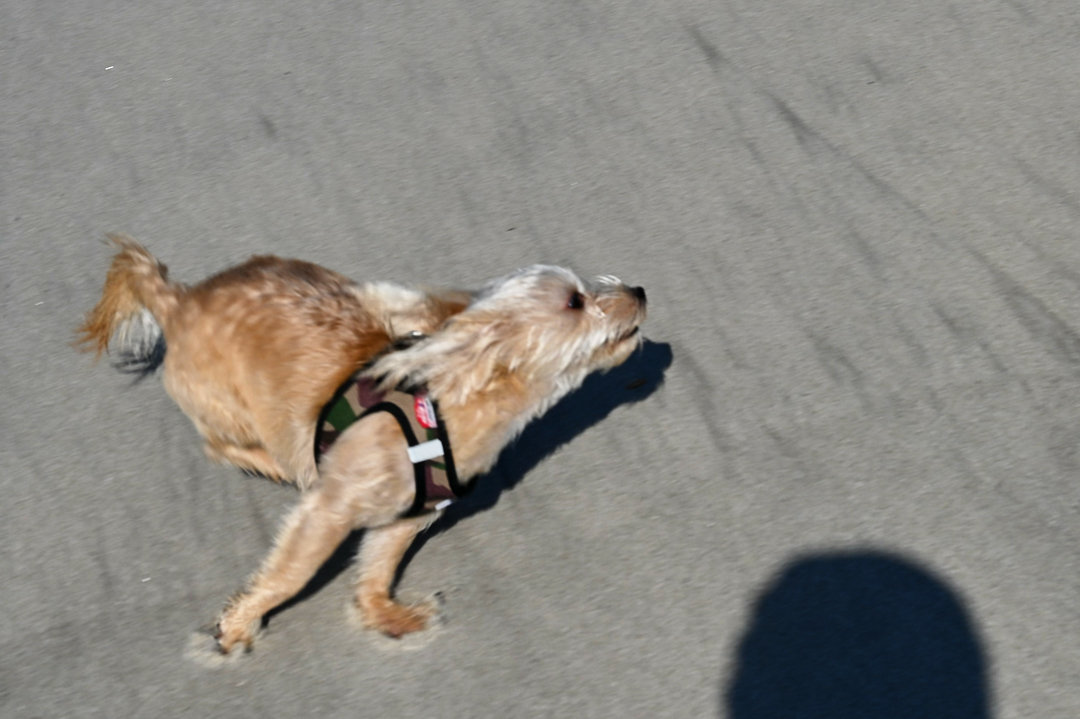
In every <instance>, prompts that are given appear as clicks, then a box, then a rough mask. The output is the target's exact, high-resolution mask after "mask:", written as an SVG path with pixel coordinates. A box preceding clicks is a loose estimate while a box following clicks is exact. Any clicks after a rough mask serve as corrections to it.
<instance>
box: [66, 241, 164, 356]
mask: <svg viewBox="0 0 1080 719" xmlns="http://www.w3.org/2000/svg"><path fill="white" fill-rule="evenodd" d="M108 237H109V240H111V241H112V243H113V244H114V245H116V246H117V247H118V248H119V249H120V251H119V252H118V253H117V254H116V256H115V257H114V258H113V261H112V265H111V266H110V267H109V272H108V274H107V275H106V277H105V288H104V289H103V290H102V292H101V299H100V300H99V301H98V303H97V306H96V307H94V309H92V310H90V312H88V313H87V315H86V319H85V320H84V321H83V323H82V325H81V326H80V327H79V329H78V335H79V336H78V339H76V341H75V345H76V346H77V347H79V348H80V349H82V350H83V351H86V352H93V353H94V355H95V357H100V356H101V354H102V353H103V352H105V351H107V350H109V349H110V346H113V348H115V349H118V350H119V357H118V358H117V361H116V367H117V368H118V369H120V370H121V371H125V372H132V373H136V374H140V375H146V374H149V373H151V372H153V371H154V370H155V369H156V368H157V367H158V366H159V365H160V364H161V362H162V360H164V358H165V338H164V335H163V332H162V328H163V327H165V326H167V324H168V322H169V319H170V317H172V315H173V313H174V312H175V311H176V308H177V306H178V305H179V303H180V297H181V295H183V293H184V287H183V286H182V285H179V284H177V283H174V282H169V280H168V279H167V277H168V269H167V268H166V267H165V265H163V264H161V263H160V262H158V261H157V259H155V258H154V256H153V255H151V254H150V253H149V252H147V251H146V249H145V248H143V246H142V245H140V244H139V243H138V242H136V241H135V240H133V239H132V238H130V237H128V236H127V235H109V236H108Z"/></svg>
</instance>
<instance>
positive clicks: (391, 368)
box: [371, 265, 645, 406]
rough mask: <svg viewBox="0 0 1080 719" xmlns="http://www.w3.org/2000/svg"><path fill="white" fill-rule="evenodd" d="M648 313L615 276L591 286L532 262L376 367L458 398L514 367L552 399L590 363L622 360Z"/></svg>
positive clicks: (589, 367) (391, 378)
mask: <svg viewBox="0 0 1080 719" xmlns="http://www.w3.org/2000/svg"><path fill="white" fill-rule="evenodd" d="M644 318H645V306H644V302H642V301H641V300H639V299H638V298H637V297H636V296H635V295H634V294H633V292H632V291H631V290H630V289H629V288H627V287H626V286H625V285H623V283H622V282H620V281H619V280H617V279H616V278H613V277H603V278H600V279H598V280H597V281H596V282H595V283H593V284H591V285H590V284H586V283H585V282H584V281H582V280H581V279H580V278H579V277H578V276H577V275H575V274H574V273H573V272H571V271H570V270H568V269H565V268H562V267H556V266H551V265H534V266H532V267H527V268H524V269H522V270H518V271H517V272H514V273H512V274H510V275H507V276H505V277H503V278H501V279H498V280H495V281H493V282H491V283H489V284H488V285H486V286H485V287H484V288H483V289H482V290H481V291H480V292H478V293H477V296H476V299H475V300H474V301H473V303H472V304H471V305H469V307H468V308H467V309H466V310H465V311H463V312H462V313H461V314H459V315H457V316H455V317H453V318H452V319H450V320H449V321H448V322H447V323H446V325H445V326H444V328H443V329H441V330H440V331H439V332H437V333H435V334H434V335H432V336H431V337H429V338H428V339H426V340H424V341H423V342H420V343H418V344H417V345H415V346H414V347H412V348H409V349H408V350H403V351H400V352H395V353H392V354H391V355H388V356H387V357H385V358H383V359H382V360H381V361H379V362H378V363H377V365H376V366H375V367H374V368H373V369H372V372H371V374H373V375H382V376H384V377H386V379H387V380H388V381H393V382H400V381H405V380H408V381H411V382H417V383H427V384H430V385H432V389H433V390H435V389H436V387H438V388H439V389H440V390H441V392H440V393H441V394H442V395H443V397H442V398H440V401H447V400H449V401H460V402H467V401H468V397H469V396H470V395H473V394H475V393H478V392H482V391H484V388H485V387H486V386H488V384H489V383H490V382H492V381H494V380H495V379H497V378H498V377H505V376H506V375H507V374H512V375H514V376H515V377H517V379H518V380H520V381H521V382H523V383H525V384H527V385H528V386H530V387H531V388H532V389H533V390H535V391H536V394H537V396H543V397H546V401H544V402H543V404H544V406H548V405H550V404H551V402H553V401H554V400H556V399H558V398H559V397H561V396H563V395H564V394H566V393H567V392H569V391H570V390H572V389H574V388H575V387H577V386H578V385H579V384H580V383H581V382H582V381H583V380H584V378H585V376H586V375H587V374H589V373H590V372H592V371H593V370H595V369H602V368H608V367H611V366H614V365H616V364H619V363H620V362H622V361H623V360H625V359H626V357H627V356H629V354H630V353H631V352H632V351H633V349H634V348H636V347H637V345H638V343H639V341H640V339H639V338H638V337H637V335H636V334H635V330H636V328H637V326H638V325H639V324H640V323H641V322H642V321H643V320H644Z"/></svg>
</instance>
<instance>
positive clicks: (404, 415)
mask: <svg viewBox="0 0 1080 719" xmlns="http://www.w3.org/2000/svg"><path fill="white" fill-rule="evenodd" d="M375 412H389V413H390V415H392V416H393V418H394V419H395V420H397V423H398V426H399V427H400V428H401V432H402V434H403V435H405V440H406V441H407V442H408V445H409V447H408V453H409V460H410V461H411V462H412V463H413V471H414V473H415V478H416V497H415V499H414V500H413V503H412V506H411V507H410V508H409V509H408V511H406V512H405V514H404V515H402V516H405V517H415V516H418V515H421V514H426V513H428V512H434V511H438V510H440V509H444V508H446V507H447V506H449V505H450V503H451V502H453V501H454V500H455V499H457V498H458V497H462V496H464V495H465V494H468V492H469V490H470V489H472V487H467V486H462V485H461V484H460V483H459V482H458V478H457V472H456V471H455V469H454V457H453V455H452V454H451V452H450V440H449V438H448V436H447V433H446V426H445V425H444V423H443V422H442V418H441V417H439V410H438V405H437V404H436V403H435V401H434V400H433V399H431V398H430V397H428V394H427V389H426V388H425V387H404V386H399V387H396V388H394V389H392V390H387V391H380V390H379V389H378V380H375V379H371V378H369V377H363V376H359V375H354V376H353V377H351V378H350V379H349V380H348V381H347V382H345V384H343V385H342V386H341V387H340V388H339V389H338V391H337V392H335V393H334V398H333V399H331V400H330V401H329V402H328V403H327V404H326V406H325V407H323V410H322V412H321V413H320V415H319V423H318V424H317V425H316V429H315V461H316V463H317V462H318V461H319V458H320V457H321V456H322V455H324V454H326V452H327V451H329V449H330V446H331V445H332V444H333V443H334V441H335V440H336V439H337V438H338V437H340V436H341V435H342V434H343V433H344V432H345V430H346V429H348V428H349V426H351V425H352V424H353V423H354V422H356V421H357V420H360V419H362V418H363V417H366V416H368V415H369V414H373V413H375Z"/></svg>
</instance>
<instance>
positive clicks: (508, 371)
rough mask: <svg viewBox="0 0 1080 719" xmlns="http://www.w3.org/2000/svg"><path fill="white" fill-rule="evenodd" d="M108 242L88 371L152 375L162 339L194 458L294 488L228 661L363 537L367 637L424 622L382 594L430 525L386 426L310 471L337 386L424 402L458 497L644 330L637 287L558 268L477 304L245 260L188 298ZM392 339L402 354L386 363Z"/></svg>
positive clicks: (347, 438) (226, 630)
mask: <svg viewBox="0 0 1080 719" xmlns="http://www.w3.org/2000/svg"><path fill="white" fill-rule="evenodd" d="M110 238H111V239H112V240H113V242H114V243H115V244H116V245H118V246H119V248H120V252H119V253H118V254H117V255H116V257H115V258H114V259H113V262H112V266H111V268H110V269H109V273H108V276H107V279H106V281H105V288H104V290H103V293H102V297H101V300H100V301H99V302H98V304H97V306H96V307H95V308H94V309H93V310H92V311H91V312H90V313H89V314H88V315H87V317H86V321H85V322H84V323H83V325H82V326H81V328H80V333H81V337H80V342H81V343H83V344H84V345H85V346H86V349H89V350H96V352H97V354H98V355H99V356H100V354H101V353H102V352H103V351H105V350H106V349H108V348H109V347H110V343H112V344H114V345H116V346H118V347H119V348H122V349H123V350H124V351H125V352H126V353H127V357H128V361H129V362H130V363H132V364H134V366H136V367H143V368H144V369H152V368H153V365H154V364H155V359H156V360H160V359H161V349H162V343H161V339H162V336H163V338H164V347H166V348H167V350H168V351H167V352H166V353H165V354H164V382H165V388H166V390H167V391H168V393H169V394H170V395H171V396H172V398H173V399H174V400H175V401H176V403H177V404H178V405H180V408H181V409H182V410H183V411H184V412H185V413H186V414H187V415H188V416H189V417H190V418H191V420H192V421H193V422H194V423H195V426H196V427H197V428H198V431H199V433H200V434H201V435H202V436H203V438H204V440H205V442H206V452H207V454H208V455H209V456H210V457H211V458H213V459H215V460H218V461H224V462H228V463H231V464H234V465H236V466H238V467H241V468H243V469H245V470H249V471H254V472H257V473H259V474H263V475H266V476H268V477H272V478H275V479H278V480H284V481H290V482H295V483H296V484H298V485H299V486H300V487H301V488H302V489H303V490H305V492H304V494H303V496H302V499H301V501H300V504H299V506H297V507H296V509H295V510H294V511H293V512H292V513H291V514H290V516H289V517H288V518H287V519H286V521H285V523H284V526H283V528H282V530H281V532H280V533H279V536H278V538H277V541H276V544H275V546H274V548H273V551H271V553H270V555H269V556H268V557H267V558H266V560H265V561H264V562H263V565H262V567H261V569H260V570H259V571H258V572H257V573H256V574H255V575H254V577H252V578H251V580H250V581H249V583H248V585H247V588H246V589H245V590H244V591H243V592H241V593H240V594H239V595H238V596H237V597H235V598H234V599H233V600H232V601H231V602H230V603H229V605H228V606H227V607H226V609H225V611H224V613H223V614H222V616H221V618H220V621H219V623H218V645H219V647H220V649H221V650H222V651H223V652H226V653H227V652H229V651H230V650H231V649H232V648H233V647H235V646H243V647H246V648H250V646H251V645H252V642H253V641H254V639H255V634H256V632H257V631H258V629H259V627H260V623H261V620H262V617H263V616H264V615H265V614H266V613H267V612H269V611H270V610H271V609H273V608H275V607H276V606H278V605H279V604H281V603H283V602H285V601H286V600H288V599H290V598H291V597H293V596H294V595H295V594H296V593H297V592H299V591H300V589H302V588H303V587H304V585H305V584H306V583H307V582H308V580H310V579H311V578H312V576H314V574H315V573H316V571H317V570H318V569H319V567H320V566H321V565H322V564H323V562H325V561H326V560H327V559H328V558H329V557H330V555H331V554H332V553H333V552H334V550H335V549H336V548H337V547H338V546H339V545H340V544H341V542H342V541H343V540H344V539H345V538H346V536H347V535H348V534H349V533H350V532H351V531H353V530H354V529H357V528H361V527H364V528H366V529H367V531H366V533H365V535H364V538H363V543H362V545H361V549H360V555H359V578H358V581H357V586H356V604H357V606H358V607H359V609H360V611H361V613H362V616H363V619H364V623H365V624H366V625H367V626H370V627H373V628H375V629H378V630H379V631H382V632H384V633H385V634H388V635H390V636H394V637H398V636H401V635H403V634H406V633H408V632H415V631H418V630H421V629H423V628H424V627H425V626H427V624H428V622H429V620H431V619H432V618H433V616H434V614H435V607H434V606H432V605H430V604H421V605H414V606H405V605H403V604H399V603H398V602H396V601H394V599H393V598H392V596H391V590H392V584H393V580H394V575H395V571H396V569H397V567H398V564H399V563H400V562H401V559H402V557H403V556H404V554H405V552H406V550H407V549H408V547H409V545H410V544H411V543H412V541H413V540H414V539H415V537H416V535H417V533H418V532H420V531H421V530H422V529H423V528H424V527H426V526H427V525H429V524H430V523H431V522H432V521H434V519H435V518H436V517H437V516H438V512H437V511H432V512H424V513H420V514H418V515H416V514H412V513H410V512H409V510H410V507H412V506H413V501H414V498H416V496H417V495H418V494H419V493H420V491H421V490H420V485H418V484H417V481H418V480H417V481H414V479H415V477H416V476H417V475H416V474H415V471H414V467H413V463H412V461H410V455H409V453H408V452H407V451H406V450H407V444H406V439H405V434H403V429H402V428H401V426H399V424H398V422H396V421H395V419H394V417H393V416H391V415H390V414H389V413H386V412H381V413H375V414H370V415H367V416H363V417H362V418H361V419H359V420H358V421H356V422H355V423H354V424H352V425H350V426H349V427H348V428H347V429H346V430H344V432H343V433H342V434H341V436H340V437H339V438H338V439H337V441H336V442H335V443H334V444H333V445H332V447H330V448H329V451H328V452H327V453H326V454H324V455H322V456H321V458H320V459H319V460H318V461H316V457H315V453H314V452H313V442H314V437H315V433H316V429H317V424H318V423H319V418H320V412H321V411H322V410H323V408H324V406H325V405H327V403H328V402H329V401H330V400H331V398H332V397H334V395H335V390H336V389H337V388H338V387H339V386H340V385H342V384H343V383H344V382H346V380H348V379H349V378H350V376H352V375H354V374H355V373H357V372H358V370H362V375H363V376H365V377H370V378H374V379H375V380H376V382H377V384H378V387H379V388H381V389H385V388H388V387H394V386H398V385H401V386H405V385H409V386H422V387H426V390H427V393H428V395H429V396H430V398H431V400H433V401H434V402H436V403H437V407H438V409H439V412H440V416H441V422H442V424H443V427H444V429H445V431H446V433H447V435H448V438H449V441H450V443H451V444H452V445H453V461H454V463H455V464H456V468H457V478H458V479H459V480H460V481H461V482H463V483H464V482H467V481H468V480H469V479H471V478H473V477H475V476H476V475H478V474H481V473H483V472H486V471H487V470H489V469H490V468H491V467H492V465H493V464H494V463H495V460H496V459H497V457H498V455H499V453H500V451H501V450H502V449H503V447H505V446H506V444H507V443H508V442H509V441H510V440H511V439H513V438H514V437H515V436H516V435H517V434H518V433H519V432H520V431H521V430H522V429H523V428H524V427H525V425H526V424H527V423H528V422H529V421H530V420H531V419H533V418H535V417H537V416H538V415H540V414H541V413H542V412H544V411H545V410H546V409H547V408H548V407H550V406H551V405H552V404H553V403H555V402H556V401H557V400H558V399H559V398H561V397H562V396H564V395H565V394H567V393H568V392H570V391H571V390H573V389H575V388H576V387H578V386H579V385H580V384H581V383H582V381H583V380H584V379H585V377H586V376H587V375H588V374H589V373H590V372H592V371H594V370H597V369H606V368H610V367H614V366H615V365H617V364H619V363H621V362H623V361H624V360H625V359H626V358H627V357H629V356H630V354H631V353H632V352H633V351H634V350H635V349H636V348H637V347H638V346H639V344H640V341H641V340H640V335H639V333H638V327H639V325H640V324H641V322H642V321H643V320H644V319H645V292H644V290H642V289H641V288H640V287H627V286H626V285H624V284H622V283H621V282H619V281H618V280H616V279H614V278H611V277H604V278H599V279H598V280H596V282H595V283H594V284H592V285H587V284H586V283H584V282H582V281H581V280H580V279H578V278H577V277H576V276H575V275H574V274H573V273H572V272H570V271H569V270H565V269H562V268H559V267H551V266H534V267H530V268H527V269H523V270H520V271H518V272H516V273H514V274H511V275H508V276H507V277H504V278H502V279H499V280H496V281H494V282H491V283H490V284H489V285H487V286H486V287H485V288H483V289H481V290H480V291H478V292H475V293H467V292H461V291H454V290H449V291H442V292H422V291H419V290H415V289H410V288H405V287H401V286H398V285H393V284H388V283H372V284H360V285H358V284H355V283H353V282H352V281H350V280H348V279H347V278H345V277H343V276H342V275H339V274H337V273H335V272H332V271H330V270H327V269H324V268H322V267H319V266H317V265H314V264H311V263H308V262H302V261H299V260H285V259H280V258H277V257H254V258H252V259H251V260H249V261H247V262H245V263H244V264H241V265H239V266H237V267H233V268H231V269H228V270H225V271H224V272H222V273H221V274H218V275H215V276H213V277H211V278H209V279H207V280H205V281H203V282H202V283H200V284H198V285H195V286H193V287H187V286H184V285H180V284H177V283H174V282H170V281H168V280H167V278H166V269H165V267H164V265H161V264H160V263H158V262H157V260H155V259H154V257H153V256H151V255H150V253H148V252H147V251H146V250H145V249H143V248H142V247H141V246H140V245H139V244H137V243H136V242H135V241H134V240H132V239H130V238H128V237H122V236H110ZM403 338H412V339H413V340H414V341H413V342H412V344H410V345H408V346H407V347H404V348H400V349H399V348H397V345H395V343H397V342H398V341H399V340H402V339H403ZM406 515H408V516H406Z"/></svg>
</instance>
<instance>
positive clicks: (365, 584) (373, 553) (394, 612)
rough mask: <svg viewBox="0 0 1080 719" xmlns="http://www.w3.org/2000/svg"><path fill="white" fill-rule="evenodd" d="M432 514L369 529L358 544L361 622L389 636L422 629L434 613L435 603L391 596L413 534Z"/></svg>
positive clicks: (413, 537)
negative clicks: (406, 602)
mask: <svg viewBox="0 0 1080 719" xmlns="http://www.w3.org/2000/svg"><path fill="white" fill-rule="evenodd" d="M433 519H434V515H425V516H421V517H414V518H410V519H402V520H400V521H397V522H395V523H393V524H391V525H388V526H385V527H378V528H376V529H371V530H368V531H367V533H366V534H364V539H363V542H362V543H361V544H360V554H359V562H360V572H359V576H358V578H357V582H356V606H357V607H359V609H360V612H361V614H362V616H363V621H364V625H365V626H368V627H371V628H372V629H377V630H379V631H380V632H382V633H383V634H387V635H389V636H391V637H400V636H402V635H404V634H408V633H410V632H418V631H420V630H421V629H424V628H425V627H426V626H427V625H428V622H429V621H430V620H431V619H432V618H433V617H434V616H435V615H436V614H437V610H438V607H437V605H436V604H435V603H434V602H422V603H420V604H415V605H411V606H406V605H404V604H399V603H398V602H396V601H394V599H393V598H392V597H391V596H390V593H391V590H392V588H393V583H394V576H395V574H396V572H397V568H398V566H399V565H400V564H401V560H402V558H403V557H404V556H405V552H406V551H407V550H408V549H409V546H410V545H411V544H412V543H413V540H414V539H416V535H417V534H419V533H420V531H422V530H423V529H424V527H426V526H428V525H429V524H430V523H431V521H432V520H433Z"/></svg>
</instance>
